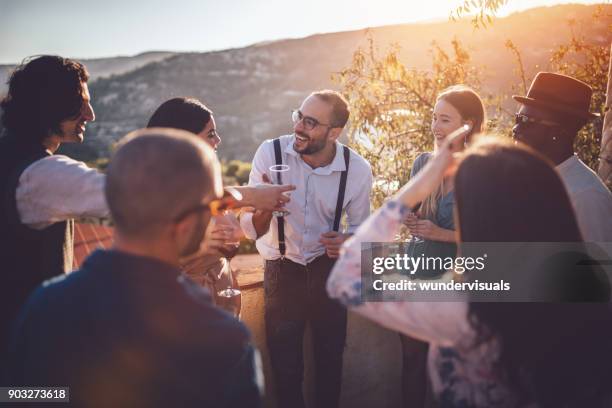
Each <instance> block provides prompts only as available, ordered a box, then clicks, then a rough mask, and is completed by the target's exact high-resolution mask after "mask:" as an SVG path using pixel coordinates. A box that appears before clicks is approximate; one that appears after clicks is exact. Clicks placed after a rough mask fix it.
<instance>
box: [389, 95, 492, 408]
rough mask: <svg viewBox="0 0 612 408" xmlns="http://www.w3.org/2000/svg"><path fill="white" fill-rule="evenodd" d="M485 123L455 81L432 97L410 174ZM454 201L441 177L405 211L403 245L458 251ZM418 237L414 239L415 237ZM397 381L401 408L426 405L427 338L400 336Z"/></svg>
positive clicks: (431, 274)
mask: <svg viewBox="0 0 612 408" xmlns="http://www.w3.org/2000/svg"><path fill="white" fill-rule="evenodd" d="M485 122H486V115H485V108H484V105H483V103H482V100H481V99H480V96H478V94H477V93H476V92H475V91H474V90H473V89H471V88H469V87H467V86H465V85H454V86H451V87H449V88H446V89H445V90H443V91H442V92H441V93H440V94H439V95H438V98H437V100H436V104H435V105H434V109H433V113H432V118H431V133H432V135H433V140H434V150H433V152H425V153H421V154H420V155H419V156H417V158H416V160H415V161H414V163H413V165H412V170H411V172H410V178H413V177H415V176H416V174H417V173H418V172H419V171H421V170H422V169H423V167H424V166H425V164H427V162H428V161H429V159H430V158H431V157H432V156H433V155H434V154H435V153H436V152H437V151H438V150H439V149H440V147H441V146H442V144H443V143H444V140H445V139H446V137H447V136H448V135H449V134H450V133H452V132H453V131H455V130H457V129H459V128H460V127H461V126H464V125H468V126H469V127H470V131H469V132H467V133H466V134H465V135H463V141H464V143H463V144H464V145H465V146H467V145H468V143H469V142H470V141H471V140H472V136H473V135H475V134H479V133H482V131H483V129H484V124H485ZM454 204H455V195H454V182H453V178H452V177H445V178H443V179H442V182H441V183H440V184H439V185H438V186H437V188H436V189H434V191H433V192H432V193H431V194H429V196H427V198H425V199H424V200H423V202H422V203H421V205H420V208H419V211H418V212H417V213H416V214H415V213H413V212H411V213H409V214H408V216H407V217H406V219H405V222H404V223H405V225H406V226H407V227H408V228H409V229H410V233H411V234H412V236H413V239H411V240H410V242H409V245H408V253H409V255H411V256H413V257H414V256H420V255H424V256H440V257H442V258H444V257H447V256H450V257H454V256H455V255H456V253H457V245H456V238H455V223H454V220H453V206H454ZM417 237H418V238H417ZM443 273H444V270H443V269H439V270H427V271H424V270H422V269H421V270H419V271H416V274H415V275H414V276H417V277H419V278H436V277H439V276H440V275H441V274H443ZM400 340H401V343H402V354H403V361H402V384H403V388H402V390H403V392H404V396H403V398H404V406H407V407H417V406H418V407H422V406H424V405H426V400H427V393H426V389H428V386H427V373H426V362H427V349H428V345H427V343H426V342H422V341H419V340H417V339H414V338H411V337H408V336H404V335H401V336H400Z"/></svg>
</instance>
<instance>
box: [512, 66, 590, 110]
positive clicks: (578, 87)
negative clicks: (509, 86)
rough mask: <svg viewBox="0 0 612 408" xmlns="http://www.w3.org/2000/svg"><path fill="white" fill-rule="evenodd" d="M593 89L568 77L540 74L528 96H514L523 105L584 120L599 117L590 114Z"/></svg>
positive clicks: (534, 80)
mask: <svg viewBox="0 0 612 408" xmlns="http://www.w3.org/2000/svg"><path fill="white" fill-rule="evenodd" d="M592 95H593V89H591V87H590V86H589V85H587V84H585V83H584V82H582V81H579V80H577V79H576V78H572V77H570V76H567V75H561V74H555V73H552V72H538V73H537V75H536V76H535V78H534V79H533V82H532V83H531V86H530V87H529V91H528V92H527V96H518V95H513V96H512V98H513V99H514V100H515V101H517V102H519V103H522V104H523V105H528V106H529V105H531V106H535V107H539V108H544V109H548V110H554V111H557V112H561V113H565V114H570V115H574V116H577V117H580V118H584V119H592V118H596V117H598V116H599V114H598V113H592V112H589V106H590V104H591V96H592Z"/></svg>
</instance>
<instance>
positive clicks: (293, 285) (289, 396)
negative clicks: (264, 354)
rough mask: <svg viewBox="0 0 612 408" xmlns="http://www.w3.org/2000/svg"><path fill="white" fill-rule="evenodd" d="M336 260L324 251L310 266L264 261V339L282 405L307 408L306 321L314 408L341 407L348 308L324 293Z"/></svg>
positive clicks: (279, 405) (286, 261)
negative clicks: (304, 384) (304, 387)
mask: <svg viewBox="0 0 612 408" xmlns="http://www.w3.org/2000/svg"><path fill="white" fill-rule="evenodd" d="M334 262H335V260H333V259H330V258H329V257H327V256H326V255H322V256H320V257H318V258H316V259H315V260H313V261H312V262H311V263H309V264H308V265H306V266H304V265H300V264H297V263H295V262H292V261H290V260H288V259H284V260H280V259H279V260H274V261H266V264H265V269H264V289H265V321H266V337H267V341H268V351H269V353H270V360H271V363H272V371H273V373H274V379H275V383H276V399H277V403H278V407H279V408H300V407H304V397H303V395H302V380H303V378H304V356H303V353H302V342H303V338H304V330H305V327H306V323H307V322H308V323H309V324H310V327H311V330H312V340H313V355H314V371H315V401H316V406H317V408H327V407H330V408H332V407H337V406H338V401H339V398H340V384H341V379H342V353H343V351H344V342H345V339H346V309H345V308H344V307H342V306H341V305H340V304H339V303H337V302H336V301H334V300H332V299H330V298H329V297H328V296H327V292H326V291H325V284H326V282H327V278H328V277H329V273H330V272H331V269H332V267H333V266H334Z"/></svg>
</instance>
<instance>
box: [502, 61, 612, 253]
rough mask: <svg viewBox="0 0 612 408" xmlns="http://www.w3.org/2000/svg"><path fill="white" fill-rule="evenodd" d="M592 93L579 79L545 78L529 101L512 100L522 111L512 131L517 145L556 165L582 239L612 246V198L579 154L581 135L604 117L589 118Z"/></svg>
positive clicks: (533, 88)
mask: <svg viewBox="0 0 612 408" xmlns="http://www.w3.org/2000/svg"><path fill="white" fill-rule="evenodd" d="M592 93H593V91H592V89H591V87H590V86H589V85H587V84H585V83H584V82H581V81H579V80H577V79H575V78H572V77H569V76H566V75H560V74H555V73H550V72H540V73H538V74H537V75H536V77H535V78H534V80H533V82H532V84H531V87H530V88H529V92H528V93H527V96H524V97H522V96H513V98H514V99H515V100H516V101H517V102H519V103H521V104H522V106H521V107H520V109H519V112H518V113H517V114H516V125H515V126H514V128H513V129H512V131H513V134H514V138H515V139H516V140H518V141H521V142H523V143H525V144H527V145H529V146H531V147H532V148H534V149H535V150H537V151H538V152H540V153H542V154H543V155H544V156H546V157H547V158H548V159H550V160H551V161H552V162H553V163H554V164H555V166H556V168H557V171H558V173H559V176H560V177H561V180H562V181H563V183H564V184H565V187H566V189H567V192H568V195H569V198H570V201H571V202H572V204H573V206H574V211H575V213H576V220H577V221H578V226H579V227H580V231H581V232H582V237H583V239H584V240H585V241H587V242H604V243H612V193H610V190H608V188H607V187H606V186H605V184H604V183H603V182H602V181H601V179H599V177H597V174H596V173H595V172H594V171H593V170H591V169H590V168H589V167H588V166H587V165H586V164H584V163H583V162H582V161H581V160H580V159H579V158H578V156H577V155H576V154H575V153H574V141H575V139H576V135H577V134H578V131H580V129H581V128H582V127H583V126H584V125H585V124H586V123H587V121H588V120H589V119H593V118H596V117H598V116H599V115H598V114H595V113H591V112H589V105H590V103H591V95H592ZM559 221H560V222H561V221H562V220H559Z"/></svg>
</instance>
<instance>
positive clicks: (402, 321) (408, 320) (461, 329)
mask: <svg viewBox="0 0 612 408" xmlns="http://www.w3.org/2000/svg"><path fill="white" fill-rule="evenodd" d="M405 211H408V209H407V208H406V207H403V206H402V205H400V204H399V203H398V202H397V201H394V200H391V201H388V202H387V203H385V204H383V206H382V207H381V208H380V209H378V210H377V211H376V212H375V213H374V214H372V216H370V217H369V218H368V219H367V220H366V221H365V222H364V223H363V224H362V225H361V226H360V227H359V228H358V229H357V231H356V233H355V235H354V236H353V237H351V238H350V239H349V240H347V241H346V242H345V243H344V245H343V248H342V252H341V255H340V258H339V259H338V261H337V262H336V264H335V266H334V268H333V269H332V272H331V275H330V277H329V279H328V281H327V293H328V294H329V296H330V297H332V298H335V299H338V300H339V301H340V302H341V303H343V304H344V305H346V306H347V307H349V308H350V309H352V310H353V311H355V312H357V313H359V314H361V315H363V316H365V317H367V318H368V319H370V320H373V321H375V322H377V323H378V324H380V325H382V326H384V327H387V328H389V329H392V330H396V331H399V332H401V333H404V334H407V335H409V336H412V337H416V338H419V339H421V340H423V341H427V342H431V343H435V344H438V345H442V346H453V345H457V344H458V343H460V342H462V341H466V340H468V339H471V338H472V335H473V330H472V329H471V326H470V324H469V322H468V319H467V311H468V304H467V303H466V302H465V301H460V300H459V299H458V301H456V302H408V301H405V302H395V301H387V302H385V301H383V302H364V301H363V300H362V297H361V285H362V282H361V242H389V241H392V240H393V238H394V236H395V234H396V233H397V231H398V230H399V226H400V225H401V219H402V216H403V213H404V212H405Z"/></svg>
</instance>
